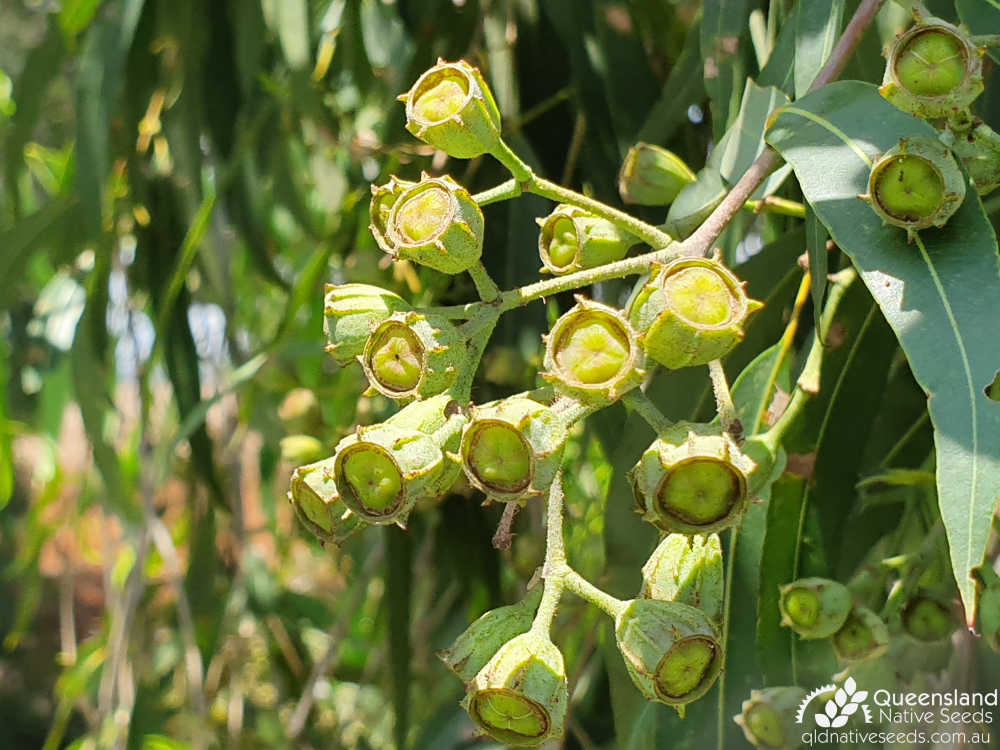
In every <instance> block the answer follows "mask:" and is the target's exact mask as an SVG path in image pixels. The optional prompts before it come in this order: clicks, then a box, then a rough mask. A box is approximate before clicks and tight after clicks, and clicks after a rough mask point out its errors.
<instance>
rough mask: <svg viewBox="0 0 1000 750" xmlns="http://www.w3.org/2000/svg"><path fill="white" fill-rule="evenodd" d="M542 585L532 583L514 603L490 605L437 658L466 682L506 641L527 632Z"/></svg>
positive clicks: (538, 600) (539, 598)
mask: <svg viewBox="0 0 1000 750" xmlns="http://www.w3.org/2000/svg"><path fill="white" fill-rule="evenodd" d="M542 590H543V587H542V586H535V587H534V588H533V589H531V591H529V592H528V593H527V595H526V596H525V597H524V598H523V599H522V600H521V601H519V602H517V603H516V604H510V605H507V606H506V607H499V608H497V609H491V610H490V611H489V612H486V613H485V614H483V615H482V616H481V617H480V618H479V619H478V620H476V621H475V622H474V623H472V624H471V625H470V626H469V627H468V629H466V631H465V632H464V633H462V634H461V635H460V636H458V639H457V640H456V641H455V642H454V643H453V644H452V645H451V647H450V648H447V649H445V650H444V651H440V652H438V658H439V659H441V661H443V662H444V663H445V665H446V666H447V667H448V669H450V670H451V671H452V672H454V673H455V674H456V675H458V676H459V678H461V680H462V682H466V683H467V682H469V681H470V680H472V678H474V677H475V676H476V675H477V674H479V671H480V670H481V669H482V668H483V667H485V666H486V663H487V662H488V661H489V660H490V659H492V658H493V655H494V654H495V653H496V652H497V651H499V650H500V647H501V646H503V644H505V643H506V642H507V641H509V640H510V639H512V638H514V637H515V636H518V635H521V634H522V633H527V632H528V630H529V629H530V628H531V622H532V620H533V619H534V616H535V610H537V609H538V603H539V602H540V601H541V599H542Z"/></svg>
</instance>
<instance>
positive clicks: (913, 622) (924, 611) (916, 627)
mask: <svg viewBox="0 0 1000 750" xmlns="http://www.w3.org/2000/svg"><path fill="white" fill-rule="evenodd" d="M902 621H903V629H904V630H905V631H906V632H907V633H908V634H909V635H910V636H912V637H913V638H915V639H916V640H918V641H923V642H925V643H934V642H936V641H942V640H946V639H948V638H949V637H951V634H952V633H954V632H955V625H956V622H955V618H954V616H953V615H952V611H951V609H950V608H949V607H948V606H947V605H945V604H944V603H942V602H939V601H938V600H936V599H932V598H931V597H929V596H917V597H914V598H913V600H911V601H910V602H909V603H908V604H907V605H906V608H905V609H904V610H903V615H902Z"/></svg>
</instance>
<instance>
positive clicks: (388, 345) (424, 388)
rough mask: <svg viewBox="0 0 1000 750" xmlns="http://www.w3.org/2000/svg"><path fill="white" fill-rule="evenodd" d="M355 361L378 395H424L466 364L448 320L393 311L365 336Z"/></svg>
mask: <svg viewBox="0 0 1000 750" xmlns="http://www.w3.org/2000/svg"><path fill="white" fill-rule="evenodd" d="M358 359H359V360H360V362H361V366H362V368H363V369H364V371H365V375H367V376H368V382H369V383H371V385H372V388H374V389H375V390H376V391H378V392H379V393H381V394H382V395H384V396H388V397H389V398H393V399H402V400H408V399H413V398H427V397H428V396H434V395H436V394H438V393H441V392H442V391H444V390H445V389H447V388H448V387H449V386H450V385H451V384H452V383H454V382H455V378H456V377H457V376H458V372H459V370H461V368H462V366H463V365H464V362H465V346H464V344H463V342H462V339H461V336H460V335H459V332H458V329H457V328H455V326H454V325H453V324H452V323H451V322H450V321H448V320H445V319H443V318H438V317H436V316H433V315H426V314H424V313H418V312H405V313H393V314H392V315H390V316H389V317H388V318H387V319H386V320H385V321H383V322H382V323H381V324H380V325H379V326H378V327H377V328H375V330H374V331H373V332H372V334H371V335H370V336H369V337H368V341H367V342H366V343H365V347H364V350H363V351H362V353H361V354H360V355H359V357H358Z"/></svg>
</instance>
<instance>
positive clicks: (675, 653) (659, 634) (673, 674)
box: [615, 599, 723, 710]
mask: <svg viewBox="0 0 1000 750" xmlns="http://www.w3.org/2000/svg"><path fill="white" fill-rule="evenodd" d="M615 639H616V641H617V642H618V650H619V651H620V652H621V654H622V656H623V657H624V659H625V667H626V668H627V669H628V673H629V676H630V677H631V678H632V682H633V683H635V686H636V687H637V688H639V690H640V692H642V694H643V695H644V696H646V697H647V698H648V699H650V700H655V701H660V702H661V703H666V704H668V705H671V706H677V707H679V708H678V710H680V707H683V706H684V705H686V704H688V703H691V702H692V701H695V700H697V699H698V698H700V697H701V696H703V695H704V694H705V693H707V692H708V690H709V688H711V687H712V684H713V683H714V682H715V680H716V678H717V677H718V676H719V671H720V670H721V669H722V662H723V655H722V644H721V643H720V642H719V639H718V635H717V633H716V631H715V627H714V626H713V624H712V621H711V620H709V619H708V617H707V615H705V613H704V612H702V611H701V610H698V609H695V608H694V607H689V606H688V605H686V604H681V603H680V602H663V601H657V600H655V599H633V600H632V601H630V602H628V604H627V606H626V607H625V608H624V609H623V610H622V612H621V613H620V614H619V615H618V617H617V618H616V619H615Z"/></svg>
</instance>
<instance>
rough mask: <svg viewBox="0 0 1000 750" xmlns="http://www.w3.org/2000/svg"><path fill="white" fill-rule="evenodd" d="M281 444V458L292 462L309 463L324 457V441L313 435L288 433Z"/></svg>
mask: <svg viewBox="0 0 1000 750" xmlns="http://www.w3.org/2000/svg"><path fill="white" fill-rule="evenodd" d="M279 445H280V449H281V460H282V461H287V462H288V463H290V464H308V463H312V462H313V461H318V460H319V459H321V458H322V457H323V443H321V442H320V441H319V440H317V439H316V438H314V437H313V436H312V435H287V436H285V437H283V438H281V442H280V443H279Z"/></svg>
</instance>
